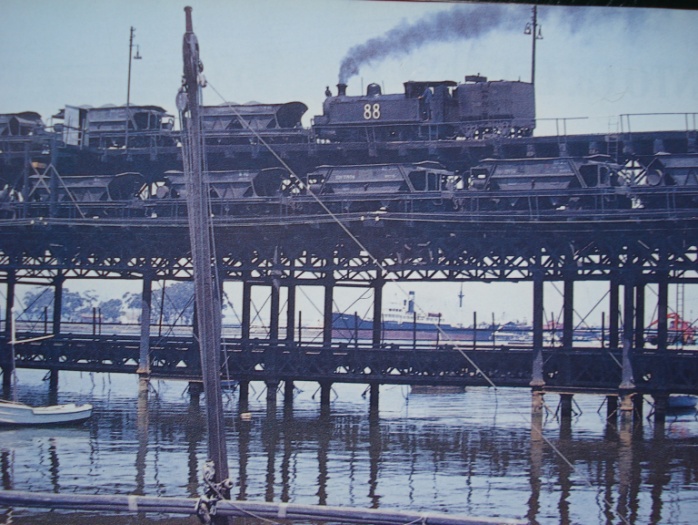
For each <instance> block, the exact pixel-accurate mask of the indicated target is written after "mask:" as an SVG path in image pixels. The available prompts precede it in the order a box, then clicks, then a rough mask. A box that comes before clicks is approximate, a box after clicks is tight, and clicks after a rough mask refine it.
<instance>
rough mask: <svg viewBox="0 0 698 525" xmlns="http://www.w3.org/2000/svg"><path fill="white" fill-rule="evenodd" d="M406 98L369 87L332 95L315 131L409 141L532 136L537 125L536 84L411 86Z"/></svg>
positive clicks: (338, 137)
mask: <svg viewBox="0 0 698 525" xmlns="http://www.w3.org/2000/svg"><path fill="white" fill-rule="evenodd" d="M404 86H405V92H404V94H396V95H392V94H390V95H384V94H383V93H382V90H381V87H380V85H378V84H369V85H368V87H367V89H366V95H365V96H347V94H346V90H347V86H346V84H338V85H337V89H338V91H337V96H332V95H331V93H330V92H329V91H328V92H326V95H327V98H326V99H325V102H324V104H323V114H322V115H319V116H316V117H315V119H314V123H313V130H314V132H315V134H316V136H317V137H318V138H319V139H325V140H330V141H341V142H345V141H366V140H368V141H373V140H377V141H395V140H397V141H405V140H442V139H459V138H466V139H478V138H484V137H490V136H503V137H523V136H530V135H531V133H532V132H533V129H534V127H535V97H534V90H533V84H530V83H525V82H509V81H496V82H491V81H488V80H487V77H483V76H480V75H472V76H466V77H465V83H463V84H457V83H456V82H453V81H451V80H447V81H440V82H414V81H410V82H405V83H404Z"/></svg>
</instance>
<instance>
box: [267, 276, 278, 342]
mask: <svg viewBox="0 0 698 525" xmlns="http://www.w3.org/2000/svg"><path fill="white" fill-rule="evenodd" d="M279 288H280V284H279V280H278V279H273V280H272V284H271V291H270V307H269V339H270V340H271V341H272V342H274V343H276V342H278V341H279V308H280V307H279V302H280V301H279V295H280V290H279Z"/></svg>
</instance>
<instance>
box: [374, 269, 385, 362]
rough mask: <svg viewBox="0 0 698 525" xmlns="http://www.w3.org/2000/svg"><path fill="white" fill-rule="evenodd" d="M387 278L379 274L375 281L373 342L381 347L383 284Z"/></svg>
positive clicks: (376, 346) (377, 346) (375, 345)
mask: <svg viewBox="0 0 698 525" xmlns="http://www.w3.org/2000/svg"><path fill="white" fill-rule="evenodd" d="M384 283H385V279H384V278H383V276H382V275H380V274H379V275H378V276H377V277H376V280H375V281H373V325H372V332H373V334H372V338H371V343H372V344H373V348H380V345H381V341H382V339H383V337H382V336H383V323H382V314H383V284H384Z"/></svg>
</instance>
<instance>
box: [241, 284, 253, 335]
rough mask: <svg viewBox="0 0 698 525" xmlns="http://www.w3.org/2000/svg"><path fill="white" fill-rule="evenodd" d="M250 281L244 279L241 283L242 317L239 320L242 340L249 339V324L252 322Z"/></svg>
mask: <svg viewBox="0 0 698 525" xmlns="http://www.w3.org/2000/svg"><path fill="white" fill-rule="evenodd" d="M251 314H252V283H251V282H250V281H244V282H243V283H242V319H241V320H240V323H241V325H242V326H241V327H240V331H241V334H240V336H241V338H242V341H243V342H245V341H249V340H250V324H251V323H252V315H251Z"/></svg>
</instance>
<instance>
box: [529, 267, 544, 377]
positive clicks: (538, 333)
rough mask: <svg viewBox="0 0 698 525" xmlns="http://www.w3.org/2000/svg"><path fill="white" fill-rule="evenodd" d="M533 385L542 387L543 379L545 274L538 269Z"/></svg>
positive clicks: (534, 290)
mask: <svg viewBox="0 0 698 525" xmlns="http://www.w3.org/2000/svg"><path fill="white" fill-rule="evenodd" d="M530 384H531V386H532V387H533V388H534V389H540V388H543V387H544V386H545V380H544V379H543V274H542V271H541V270H536V271H535V273H534V275H533V367H532V372H531V383H530Z"/></svg>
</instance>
